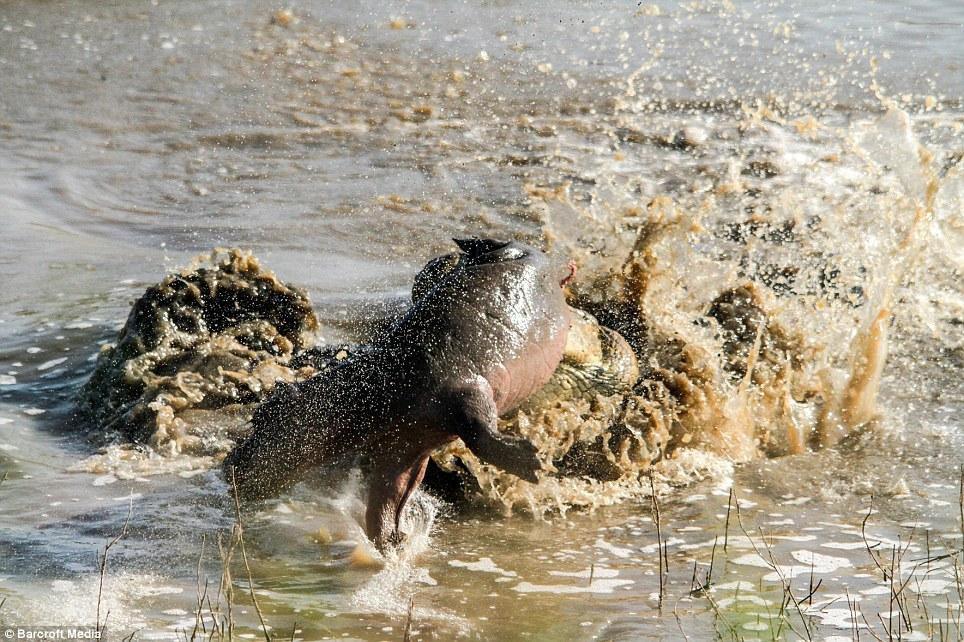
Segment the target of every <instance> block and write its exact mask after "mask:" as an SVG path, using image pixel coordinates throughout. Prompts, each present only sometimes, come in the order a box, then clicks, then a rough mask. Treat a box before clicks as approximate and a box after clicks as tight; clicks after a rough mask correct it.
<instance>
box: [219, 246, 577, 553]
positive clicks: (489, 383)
mask: <svg viewBox="0 0 964 642" xmlns="http://www.w3.org/2000/svg"><path fill="white" fill-rule="evenodd" d="M455 242H456V244H457V245H458V246H459V248H460V249H461V250H462V252H461V253H460V254H458V255H450V256H448V257H442V259H436V260H435V261H433V262H432V263H430V264H429V265H428V266H426V270H425V271H423V272H425V274H423V275H420V276H422V277H423V278H420V279H417V282H416V287H417V289H419V292H418V294H417V296H416V297H415V301H414V303H413V306H412V308H411V309H410V310H409V311H408V313H407V314H406V315H405V316H404V317H402V318H401V319H399V320H398V321H397V322H396V323H394V324H393V325H392V326H391V327H389V328H388V329H387V331H385V332H383V333H381V334H380V335H379V336H378V338H376V339H375V340H374V341H373V342H372V343H371V344H370V345H368V346H366V347H365V348H364V349H362V350H359V351H358V353H357V354H355V355H354V356H352V357H349V358H347V359H345V360H344V361H343V362H341V363H339V364H338V365H337V366H335V367H332V368H330V369H328V370H326V371H325V372H323V373H321V374H319V375H318V376H316V377H314V378H312V379H309V380H307V381H304V382H302V383H298V384H294V385H290V386H288V385H285V386H279V388H278V389H277V390H276V392H275V393H274V394H273V395H272V396H271V397H270V398H269V399H268V400H267V401H265V402H264V404H262V405H261V406H260V407H259V408H258V410H257V411H256V412H255V414H254V417H253V419H252V427H253V432H252V433H251V435H250V437H248V439H247V440H245V441H244V442H243V443H241V444H240V445H239V446H238V447H237V448H236V449H235V450H234V451H233V452H232V453H231V454H230V455H229V457H228V458H227V460H226V461H225V464H224V465H225V472H226V474H227V476H228V480H229V481H230V480H231V479H232V478H233V479H234V480H235V482H236V486H237V491H238V493H239V494H240V495H241V496H242V497H259V496H260V497H263V496H267V495H271V494H276V493H278V492H279V491H281V490H283V489H284V488H285V487H287V486H290V485H291V484H293V483H295V482H296V481H298V480H299V479H300V478H301V477H302V475H303V474H304V473H305V472H306V471H307V470H308V469H310V468H312V467H315V466H318V465H320V464H326V463H333V462H336V461H337V460H339V459H342V458H345V457H348V456H354V455H358V454H365V455H367V456H368V457H369V458H370V459H371V461H372V464H373V466H372V472H371V473H370V479H369V494H368V507H367V512H366V519H365V526H366V530H367V533H368V536H369V537H370V538H371V539H372V541H373V542H374V543H375V544H376V546H377V547H378V548H379V549H385V548H387V547H388V546H389V545H391V544H395V543H398V542H399V541H401V539H402V534H401V533H400V532H399V519H400V516H401V514H402V511H403V509H404V507H405V503H406V502H407V501H408V498H409V497H410V496H411V494H412V492H413V491H414V490H415V489H416V488H417V487H418V485H419V483H420V482H421V480H422V476H423V475H424V472H425V467H426V465H427V463H428V460H429V455H430V454H431V452H432V451H433V450H435V449H436V448H438V447H440V446H442V445H444V444H446V443H448V442H450V441H452V440H454V439H456V438H457V437H458V438H461V439H462V441H464V442H465V444H466V446H468V448H469V449H470V450H472V452H474V453H475V455H476V456H478V458H479V459H481V460H482V461H485V462H488V463H490V464H493V465H495V466H498V467H500V468H502V469H504V470H506V471H507V472H510V473H512V474H514V475H517V476H519V477H520V478H522V479H525V480H527V481H530V482H536V481H538V478H537V477H536V473H537V472H538V471H539V470H540V469H541V465H540V463H539V460H538V459H537V457H536V449H535V447H534V446H533V445H532V444H531V443H530V442H529V441H527V440H525V439H519V438H513V437H508V436H503V435H500V434H499V432H498V429H497V420H498V418H499V416H500V415H502V414H505V413H507V412H510V411H512V410H513V409H515V408H516V407H517V406H518V405H519V404H520V403H522V401H524V400H525V399H526V397H528V396H529V395H530V394H532V393H533V392H535V391H537V390H539V389H540V388H541V387H542V386H543V384H545V383H546V382H547V381H548V380H549V378H550V377H551V376H552V373H553V371H554V370H555V368H556V366H557V365H558V364H559V362H560V360H561V359H562V356H563V350H564V348H565V345H566V335H567V333H568V331H569V322H570V318H569V308H568V306H567V305H566V302H565V298H564V296H563V292H562V285H564V284H565V282H566V281H567V280H568V279H569V277H570V276H571V274H572V269H571V268H570V267H564V266H562V265H557V264H555V263H554V262H552V261H551V260H550V259H549V257H548V256H546V255H545V254H544V253H542V252H540V251H539V250H537V249H535V248H533V247H530V246H528V245H524V244H522V243H516V242H504V241H496V240H491V239H465V240H459V239H456V241H455ZM440 261H441V262H442V263H444V265H443V266H442V267H439V266H440V263H439V262H440Z"/></svg>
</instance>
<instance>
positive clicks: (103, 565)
mask: <svg viewBox="0 0 964 642" xmlns="http://www.w3.org/2000/svg"><path fill="white" fill-rule="evenodd" d="M4 479H6V476H4ZM133 513H134V496H133V495H131V498H130V501H129V503H128V506H127V519H125V520H124V527H123V528H122V529H121V532H120V533H118V534H117V536H116V537H114V539H112V540H110V541H109V542H107V544H106V545H105V546H104V552H103V553H102V554H101V556H100V580H99V582H98V584H97V620H96V623H95V628H96V630H97V631H98V632H99V633H100V635H101V636H103V632H104V629H106V628H107V618H109V617H110V611H108V612H107V613H106V614H105V615H104V623H103V624H101V621H100V606H101V602H102V601H103V598H104V578H105V577H106V576H107V556H108V554H109V553H110V549H111V548H113V547H114V545H115V544H117V542H119V541H121V539H122V538H123V537H124V536H125V535H127V528H128V527H129V526H130V524H131V515H133Z"/></svg>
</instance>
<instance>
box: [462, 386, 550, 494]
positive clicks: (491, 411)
mask: <svg viewBox="0 0 964 642" xmlns="http://www.w3.org/2000/svg"><path fill="white" fill-rule="evenodd" d="M450 412H451V420H452V426H451V428H452V429H453V430H454V432H455V433H456V434H457V435H458V436H459V437H461V438H462V441H463V442H465V445H466V446H468V448H469V450H471V451H472V452H473V453H475V455H476V456H477V457H478V458H479V459H481V460H482V461H484V462H485V463H487V464H492V465H494V466H498V467H499V468H501V469H502V470H504V471H506V472H508V473H512V474H513V475H515V476H516V477H519V478H521V479H524V480H526V481H528V482H532V483H537V482H538V481H539V478H538V477H536V473H537V472H538V471H540V470H542V463H541V462H540V461H539V458H538V457H536V452H537V450H536V447H535V446H534V445H532V442H530V441H529V440H528V439H523V438H519V437H509V436H507V435H502V434H500V433H499V428H498V425H499V423H498V422H499V414H498V411H497V409H496V406H495V400H494V399H493V396H492V388H491V387H490V386H489V383H488V382H487V381H486V380H485V379H483V378H481V377H479V378H478V379H477V380H474V381H471V382H467V383H465V384H463V385H461V386H459V387H458V388H456V389H455V390H453V391H452V393H451V399H450Z"/></svg>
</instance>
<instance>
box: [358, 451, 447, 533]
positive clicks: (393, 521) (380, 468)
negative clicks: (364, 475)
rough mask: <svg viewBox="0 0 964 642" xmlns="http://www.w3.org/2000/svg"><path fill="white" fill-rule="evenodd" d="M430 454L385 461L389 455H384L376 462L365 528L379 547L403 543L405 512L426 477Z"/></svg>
mask: <svg viewBox="0 0 964 642" xmlns="http://www.w3.org/2000/svg"><path fill="white" fill-rule="evenodd" d="M430 453H431V451H426V452H423V453H421V454H418V455H416V456H415V457H414V460H413V459H412V458H407V457H406V458H401V459H396V460H395V461H385V459H387V458H383V459H382V460H381V461H379V462H377V463H376V464H375V469H374V471H373V472H372V476H371V479H370V480H369V488H368V507H367V509H366V511H365V531H366V532H367V533H368V537H369V538H370V539H371V540H372V542H374V544H375V546H376V548H378V550H380V551H384V550H385V549H387V548H388V547H390V546H397V545H398V544H401V542H402V540H403V538H404V535H403V533H402V532H401V529H400V526H401V519H402V511H403V510H404V509H405V504H406V503H408V499H409V497H411V496H412V493H414V492H415V489H416V488H418V485H419V484H420V483H421V482H422V477H424V476H425V468H426V466H427V465H428V459H429V455H430Z"/></svg>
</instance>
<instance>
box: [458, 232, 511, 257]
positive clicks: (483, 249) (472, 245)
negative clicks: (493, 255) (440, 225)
mask: <svg viewBox="0 0 964 642" xmlns="http://www.w3.org/2000/svg"><path fill="white" fill-rule="evenodd" d="M452 240H453V241H455V244H456V245H458V246H459V249H460V250H462V251H463V252H465V253H466V254H468V255H469V256H470V257H475V256H479V255H482V254H488V253H489V252H494V251H496V250H500V249H502V248H504V247H505V246H506V245H508V244H509V241H498V240H496V239H480V238H479V237H477V236H473V237H472V238H470V239H452Z"/></svg>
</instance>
